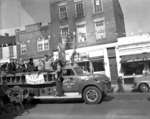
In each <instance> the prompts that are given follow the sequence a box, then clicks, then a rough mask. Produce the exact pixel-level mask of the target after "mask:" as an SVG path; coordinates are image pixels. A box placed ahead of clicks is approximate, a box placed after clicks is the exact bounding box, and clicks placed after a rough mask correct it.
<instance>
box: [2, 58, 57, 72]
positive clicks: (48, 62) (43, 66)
mask: <svg viewBox="0 0 150 119" xmlns="http://www.w3.org/2000/svg"><path fill="white" fill-rule="evenodd" d="M54 69H55V62H54V60H53V57H52V56H51V57H50V56H48V55H45V56H44V58H43V59H40V60H39V62H38V64H37V65H35V64H34V62H33V58H29V60H28V62H27V61H26V62H25V61H22V60H21V59H20V60H19V61H18V60H16V59H10V62H9V63H8V62H7V63H4V64H2V65H1V66H0V71H1V73H10V74H13V73H22V72H33V71H53V70H54Z"/></svg>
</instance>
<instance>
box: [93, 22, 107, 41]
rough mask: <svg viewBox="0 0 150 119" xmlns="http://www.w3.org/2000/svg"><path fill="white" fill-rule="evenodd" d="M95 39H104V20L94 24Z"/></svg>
mask: <svg viewBox="0 0 150 119" xmlns="http://www.w3.org/2000/svg"><path fill="white" fill-rule="evenodd" d="M95 31H96V39H97V40H100V39H103V38H105V37H106V33H105V22H104V20H100V21H96V22H95Z"/></svg>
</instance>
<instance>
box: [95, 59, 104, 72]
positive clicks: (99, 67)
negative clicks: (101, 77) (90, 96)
mask: <svg viewBox="0 0 150 119" xmlns="http://www.w3.org/2000/svg"><path fill="white" fill-rule="evenodd" d="M92 62H93V67H94V71H95V72H97V71H104V70H105V68H104V60H101V59H100V60H94V61H92Z"/></svg>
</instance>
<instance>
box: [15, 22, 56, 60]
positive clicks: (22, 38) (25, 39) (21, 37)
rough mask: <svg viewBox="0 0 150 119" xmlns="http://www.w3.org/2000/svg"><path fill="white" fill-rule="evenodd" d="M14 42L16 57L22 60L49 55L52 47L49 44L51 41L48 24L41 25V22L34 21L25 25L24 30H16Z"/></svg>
mask: <svg viewBox="0 0 150 119" xmlns="http://www.w3.org/2000/svg"><path fill="white" fill-rule="evenodd" d="M16 43H17V54H18V58H21V59H23V60H27V59H29V58H34V59H39V58H41V57H43V56H44V55H45V54H48V55H50V54H51V53H52V52H51V51H52V48H53V47H52V46H51V45H50V44H53V43H52V41H51V35H50V30H49V25H45V26H42V24H41V23H36V24H31V25H27V26H25V30H22V31H21V30H16Z"/></svg>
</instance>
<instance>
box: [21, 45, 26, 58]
mask: <svg viewBox="0 0 150 119" xmlns="http://www.w3.org/2000/svg"><path fill="white" fill-rule="evenodd" d="M20 48H21V54H22V55H23V54H26V52H27V45H26V44H21V46H20Z"/></svg>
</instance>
